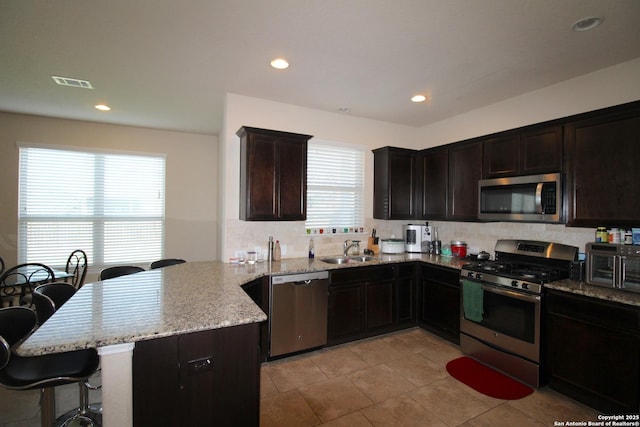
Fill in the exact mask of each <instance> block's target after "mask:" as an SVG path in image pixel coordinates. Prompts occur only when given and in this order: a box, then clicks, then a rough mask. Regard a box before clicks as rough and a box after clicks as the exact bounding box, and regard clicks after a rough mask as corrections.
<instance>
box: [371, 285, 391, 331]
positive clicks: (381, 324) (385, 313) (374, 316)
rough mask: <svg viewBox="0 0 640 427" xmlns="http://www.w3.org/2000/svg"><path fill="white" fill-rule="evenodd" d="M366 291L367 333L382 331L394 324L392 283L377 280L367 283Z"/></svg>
mask: <svg viewBox="0 0 640 427" xmlns="http://www.w3.org/2000/svg"><path fill="white" fill-rule="evenodd" d="M365 289H366V308H367V312H366V317H365V318H366V322H367V325H366V327H367V331H368V332H372V331H375V330H377V329H384V328H388V327H390V326H393V323H394V318H393V317H394V316H393V315H394V313H395V310H394V305H395V295H394V281H393V280H377V281H372V282H367V283H366V285H365Z"/></svg>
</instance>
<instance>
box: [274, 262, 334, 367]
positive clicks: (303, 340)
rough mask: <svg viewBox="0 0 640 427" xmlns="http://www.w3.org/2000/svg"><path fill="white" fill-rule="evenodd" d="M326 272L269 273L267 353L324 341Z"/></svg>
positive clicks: (319, 344)
mask: <svg viewBox="0 0 640 427" xmlns="http://www.w3.org/2000/svg"><path fill="white" fill-rule="evenodd" d="M328 293H329V273H328V272H327V271H314V272H311V273H299V274H286V275H281V276H271V284H270V286H269V296H270V299H269V300H270V305H269V337H270V344H269V355H270V356H271V357H274V356H281V355H283V354H288V353H293V352H297V351H301V350H306V349H310V348H313V347H319V346H322V345H325V344H326V343H327V300H328Z"/></svg>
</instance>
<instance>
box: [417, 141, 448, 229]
mask: <svg viewBox="0 0 640 427" xmlns="http://www.w3.org/2000/svg"><path fill="white" fill-rule="evenodd" d="M417 159H418V164H419V179H420V183H419V185H418V188H419V190H420V199H419V201H420V219H429V220H444V219H447V196H448V188H449V149H448V148H446V147H438V148H430V149H427V150H422V151H420V152H419V153H418V155H417Z"/></svg>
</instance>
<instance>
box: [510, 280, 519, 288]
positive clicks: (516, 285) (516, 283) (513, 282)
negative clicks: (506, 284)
mask: <svg viewBox="0 0 640 427" xmlns="http://www.w3.org/2000/svg"><path fill="white" fill-rule="evenodd" d="M511 286H513V287H514V288H517V287H518V281H517V280H512V281H511Z"/></svg>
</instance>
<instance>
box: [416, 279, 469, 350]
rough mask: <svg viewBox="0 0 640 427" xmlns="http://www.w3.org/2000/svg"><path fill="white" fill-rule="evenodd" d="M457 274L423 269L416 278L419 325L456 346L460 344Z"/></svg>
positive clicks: (458, 284)
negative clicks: (417, 279)
mask: <svg viewBox="0 0 640 427" xmlns="http://www.w3.org/2000/svg"><path fill="white" fill-rule="evenodd" d="M459 281H460V271H459V270H454V269H451V268H444V267H437V266H422V268H421V269H420V278H419V288H420V289H419V292H418V298H419V300H418V301H419V304H420V305H419V324H420V326H422V327H423V328H424V329H427V330H429V331H431V332H433V333H435V334H437V335H439V336H441V337H443V338H445V339H447V340H449V341H451V342H453V343H455V344H459V343H460V283H459Z"/></svg>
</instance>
